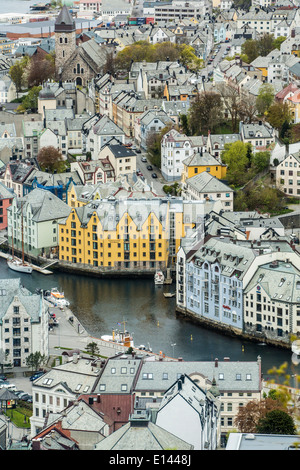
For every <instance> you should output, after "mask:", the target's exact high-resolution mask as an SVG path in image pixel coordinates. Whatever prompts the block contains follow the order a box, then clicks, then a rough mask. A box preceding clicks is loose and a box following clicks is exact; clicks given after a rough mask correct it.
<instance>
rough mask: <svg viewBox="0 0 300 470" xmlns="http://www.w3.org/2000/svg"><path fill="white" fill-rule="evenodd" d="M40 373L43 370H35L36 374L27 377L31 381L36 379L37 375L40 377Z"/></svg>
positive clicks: (42, 373) (41, 373)
mask: <svg viewBox="0 0 300 470" xmlns="http://www.w3.org/2000/svg"><path fill="white" fill-rule="evenodd" d="M42 375H44V372H37V373H36V374H34V375H32V376H31V377H29V380H30V381H31V382H33V381H34V380H36V379H38V378H39V377H41V376H42Z"/></svg>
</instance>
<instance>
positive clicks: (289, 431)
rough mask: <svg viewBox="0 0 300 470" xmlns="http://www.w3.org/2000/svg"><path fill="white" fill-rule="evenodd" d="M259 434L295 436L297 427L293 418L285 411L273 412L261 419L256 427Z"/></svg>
mask: <svg viewBox="0 0 300 470" xmlns="http://www.w3.org/2000/svg"><path fill="white" fill-rule="evenodd" d="M256 432H257V433H259V434H285V435H295V434H296V426H295V423H294V420H293V418H292V417H291V416H290V415H289V414H288V413H287V412H286V411H283V410H271V411H269V412H268V413H266V415H265V416H263V417H262V418H260V420H259V422H258V423H257V426H256Z"/></svg>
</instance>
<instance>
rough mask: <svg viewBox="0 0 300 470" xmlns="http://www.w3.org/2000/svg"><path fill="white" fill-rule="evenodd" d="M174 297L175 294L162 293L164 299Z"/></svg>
mask: <svg viewBox="0 0 300 470" xmlns="http://www.w3.org/2000/svg"><path fill="white" fill-rule="evenodd" d="M175 295H176V293H175V292H173V293H171V292H164V297H167V298H168V297H175Z"/></svg>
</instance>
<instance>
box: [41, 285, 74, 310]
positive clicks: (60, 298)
mask: <svg viewBox="0 0 300 470" xmlns="http://www.w3.org/2000/svg"><path fill="white" fill-rule="evenodd" d="M44 297H45V299H46V300H47V301H48V302H50V303H51V304H53V305H54V306H55V307H68V306H69V305H70V302H68V300H67V299H66V298H65V295H64V293H63V292H59V290H58V289H57V288H56V287H54V288H53V289H51V290H50V291H46V292H45V294H44Z"/></svg>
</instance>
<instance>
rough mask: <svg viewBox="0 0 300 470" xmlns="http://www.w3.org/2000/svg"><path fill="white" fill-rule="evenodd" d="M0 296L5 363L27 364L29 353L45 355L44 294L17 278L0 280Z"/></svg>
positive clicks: (0, 343) (0, 342)
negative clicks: (26, 287) (29, 289)
mask: <svg viewBox="0 0 300 470" xmlns="http://www.w3.org/2000/svg"><path fill="white" fill-rule="evenodd" d="M0 297H1V307H0V317H1V322H0V349H2V351H3V352H4V353H5V363H7V364H12V365H13V367H27V364H26V359H27V358H28V356H29V355H30V354H32V353H36V352H39V353H40V354H41V355H45V356H46V357H48V354H49V349H48V312H47V311H46V308H45V303H44V299H43V296H42V295H40V294H32V293H31V292H29V291H28V290H27V289H25V288H24V287H23V286H22V285H21V282H20V279H1V280H0Z"/></svg>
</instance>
